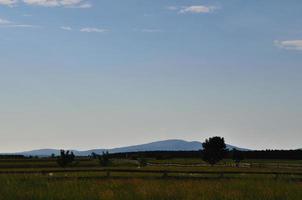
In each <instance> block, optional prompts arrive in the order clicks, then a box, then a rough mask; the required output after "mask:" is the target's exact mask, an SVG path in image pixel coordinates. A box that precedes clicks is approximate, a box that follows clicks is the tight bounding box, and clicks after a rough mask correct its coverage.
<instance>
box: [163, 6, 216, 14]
mask: <svg viewBox="0 0 302 200" xmlns="http://www.w3.org/2000/svg"><path fill="white" fill-rule="evenodd" d="M167 9H168V10H171V11H177V12H178V13H179V14H186V13H191V14H202V13H212V12H213V11H215V10H217V9H218V8H217V7H215V6H206V5H191V6H182V7H177V6H168V7H167Z"/></svg>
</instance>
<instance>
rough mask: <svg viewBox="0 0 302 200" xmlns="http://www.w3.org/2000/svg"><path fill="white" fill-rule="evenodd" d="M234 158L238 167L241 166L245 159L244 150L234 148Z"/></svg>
mask: <svg viewBox="0 0 302 200" xmlns="http://www.w3.org/2000/svg"><path fill="white" fill-rule="evenodd" d="M232 159H233V160H234V162H235V164H236V167H239V164H240V162H241V161H242V160H244V154H243V152H242V151H238V150H237V149H235V148H234V149H233V150H232Z"/></svg>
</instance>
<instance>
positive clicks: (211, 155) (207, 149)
mask: <svg viewBox="0 0 302 200" xmlns="http://www.w3.org/2000/svg"><path fill="white" fill-rule="evenodd" d="M202 147H203V160H204V161H205V162H207V163H209V164H210V165H215V164H216V163H218V162H219V161H220V160H222V159H223V157H224V155H225V152H226V145H225V142H224V138H222V137H217V136H216V137H212V138H209V139H206V141H205V142H204V143H202Z"/></svg>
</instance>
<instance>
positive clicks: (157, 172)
mask: <svg viewBox="0 0 302 200" xmlns="http://www.w3.org/2000/svg"><path fill="white" fill-rule="evenodd" d="M81 172H104V173H106V174H107V176H108V175H110V174H111V173H137V174H138V173H144V174H162V175H163V176H167V175H168V174H186V175H192V174H195V175H207V174H208V175H275V176H302V172H274V171H272V172H265V171H194V170H193V171H187V170H145V169H57V170H25V171H21V170H15V171H13V170H7V171H0V174H53V173H81Z"/></svg>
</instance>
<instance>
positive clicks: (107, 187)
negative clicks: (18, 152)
mask: <svg viewBox="0 0 302 200" xmlns="http://www.w3.org/2000/svg"><path fill="white" fill-rule="evenodd" d="M0 199H1V200H15V199H31V200H40V199H43V200H57V199H59V200H77V199H79V200H82V199H83V200H84V199H85V200H87V199H89V200H90V199H91V200H94V199H98V200H99V199H105V200H106V199H108V200H110V199H112V200H127V199H129V200H130V199H133V200H134V199H150V200H153V199H154V200H160V199H165V200H170V199H171V200H177V199H188V200H189V199H190V200H191V199H192V200H193V199H194V200H195V199H201V200H216V199H217V200H220V199H221V200H231V199H239V200H240V199H244V200H249V199H253V200H255V199H260V200H262V199H263V200H279V199H280V200H281V199H282V200H286V199H289V200H291V199H292V200H296V199H297V200H301V199H302V162H301V161H299V160H296V161H293V160H288V161H286V160H245V161H244V162H243V163H241V166H240V167H235V166H234V164H233V163H232V161H231V160H223V161H222V162H220V163H219V164H217V165H216V166H208V165H207V164H206V163H204V162H203V161H202V160H201V159H195V158H192V159H185V158H176V159H163V160H156V159H148V166H146V167H138V162H137V161H136V160H130V159H113V160H112V162H111V165H110V166H109V167H100V165H99V163H98V160H97V159H92V158H88V157H87V158H77V159H76V162H75V164H74V166H72V167H68V168H61V167H59V166H58V165H57V163H56V159H53V158H30V159H28V158H27V159H2V160H0Z"/></svg>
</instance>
